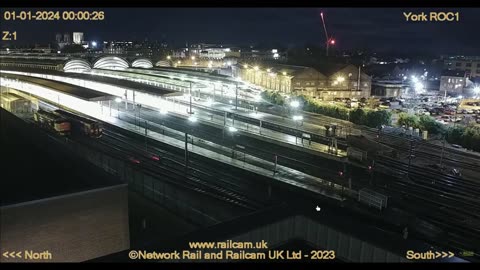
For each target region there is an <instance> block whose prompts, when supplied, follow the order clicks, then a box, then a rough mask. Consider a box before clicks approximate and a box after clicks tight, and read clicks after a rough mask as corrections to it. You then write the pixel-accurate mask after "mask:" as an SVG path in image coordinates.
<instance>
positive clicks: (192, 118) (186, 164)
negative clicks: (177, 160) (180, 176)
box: [185, 115, 197, 169]
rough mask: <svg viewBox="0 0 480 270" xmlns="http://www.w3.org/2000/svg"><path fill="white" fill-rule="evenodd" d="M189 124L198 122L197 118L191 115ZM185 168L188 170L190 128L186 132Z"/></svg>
mask: <svg viewBox="0 0 480 270" xmlns="http://www.w3.org/2000/svg"><path fill="white" fill-rule="evenodd" d="M188 122H189V123H191V124H194V123H196V122H197V118H196V117H195V116H193V115H190V117H188ZM192 141H193V139H192ZM185 168H186V169H188V127H187V128H186V130H185Z"/></svg>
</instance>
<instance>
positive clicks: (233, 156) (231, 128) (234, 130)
mask: <svg viewBox="0 0 480 270" xmlns="http://www.w3.org/2000/svg"><path fill="white" fill-rule="evenodd" d="M228 131H229V132H230V134H231V135H232V158H235V133H236V132H237V131H238V129H237V128H235V127H228Z"/></svg>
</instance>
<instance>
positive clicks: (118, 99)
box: [115, 97, 122, 119]
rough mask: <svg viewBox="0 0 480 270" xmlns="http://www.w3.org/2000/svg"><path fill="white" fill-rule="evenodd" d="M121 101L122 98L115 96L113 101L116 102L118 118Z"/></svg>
mask: <svg viewBox="0 0 480 270" xmlns="http://www.w3.org/2000/svg"><path fill="white" fill-rule="evenodd" d="M121 102H122V99H121V98H119V97H117V98H115V103H117V117H118V119H120V103H121Z"/></svg>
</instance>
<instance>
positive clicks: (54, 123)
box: [33, 110, 71, 136]
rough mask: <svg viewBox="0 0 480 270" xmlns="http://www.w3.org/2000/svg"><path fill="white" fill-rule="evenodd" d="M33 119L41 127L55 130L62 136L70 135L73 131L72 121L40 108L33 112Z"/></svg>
mask: <svg viewBox="0 0 480 270" xmlns="http://www.w3.org/2000/svg"><path fill="white" fill-rule="evenodd" d="M33 119H34V120H35V122H37V123H38V124H39V125H40V126H41V127H43V128H45V129H48V130H51V131H54V132H55V133H58V134H59V135H61V136H68V135H70V132H71V124H70V121H68V120H67V119H65V118H63V117H62V116H60V115H58V114H56V113H53V112H48V111H44V110H38V111H36V112H35V113H34V114H33Z"/></svg>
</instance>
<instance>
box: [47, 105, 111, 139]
mask: <svg viewBox="0 0 480 270" xmlns="http://www.w3.org/2000/svg"><path fill="white" fill-rule="evenodd" d="M55 113H56V114H58V115H60V116H62V117H65V118H66V119H69V120H70V121H71V123H72V128H73V129H75V130H77V131H79V132H81V133H83V134H84V135H86V136H89V137H92V138H100V137H102V134H103V126H102V124H101V123H100V122H98V121H96V120H93V119H90V118H87V117H83V116H80V115H77V114H73V113H70V112H67V111H64V110H55Z"/></svg>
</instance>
